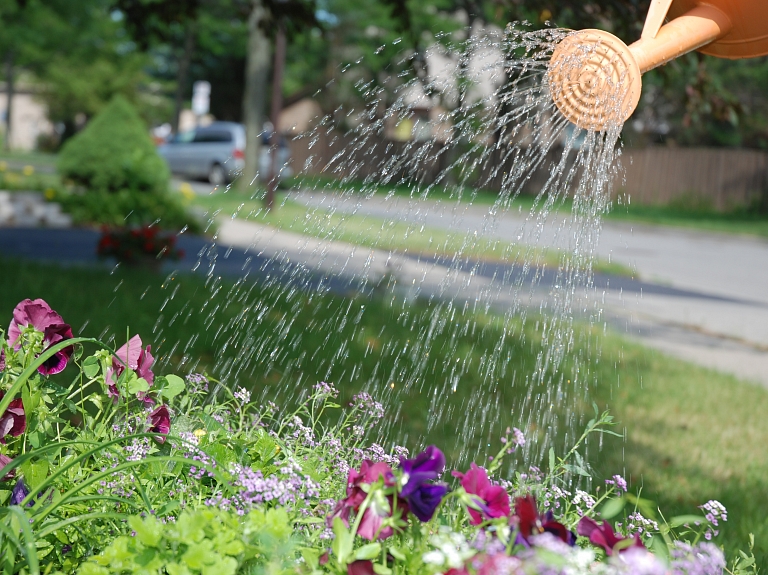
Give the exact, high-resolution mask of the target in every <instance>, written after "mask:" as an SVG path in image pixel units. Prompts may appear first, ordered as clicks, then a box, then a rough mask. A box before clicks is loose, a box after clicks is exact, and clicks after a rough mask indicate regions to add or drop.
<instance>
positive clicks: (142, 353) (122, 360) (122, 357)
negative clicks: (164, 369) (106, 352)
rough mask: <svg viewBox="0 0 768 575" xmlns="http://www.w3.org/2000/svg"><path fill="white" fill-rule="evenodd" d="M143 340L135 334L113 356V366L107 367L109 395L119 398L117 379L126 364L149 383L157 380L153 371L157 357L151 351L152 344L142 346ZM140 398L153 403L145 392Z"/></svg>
mask: <svg viewBox="0 0 768 575" xmlns="http://www.w3.org/2000/svg"><path fill="white" fill-rule="evenodd" d="M142 345H143V344H142V341H141V338H140V337H139V336H138V335H134V336H133V337H132V338H131V339H129V340H128V343H126V344H125V345H123V346H122V347H120V348H119V349H118V350H117V351H116V352H115V357H113V358H112V367H111V368H109V369H107V374H106V376H107V377H106V379H107V386H108V388H109V395H111V396H112V397H114V398H117V397H118V395H119V392H118V390H117V380H118V379H119V378H120V376H121V375H122V373H123V372H124V371H125V368H126V366H127V367H128V368H129V369H132V370H134V371H135V372H136V375H138V376H139V377H143V378H144V379H145V380H146V381H147V383H148V384H149V385H152V384H153V383H154V381H155V374H154V373H152V369H151V368H152V364H153V363H154V361H155V358H154V357H152V354H151V353H150V351H151V350H152V347H151V346H149V345H148V346H147V347H146V349H144V348H142ZM139 399H144V401H146V402H147V403H152V400H151V399H149V398H144V394H141V397H139Z"/></svg>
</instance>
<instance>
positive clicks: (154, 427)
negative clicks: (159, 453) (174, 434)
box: [149, 405, 171, 443]
mask: <svg viewBox="0 0 768 575" xmlns="http://www.w3.org/2000/svg"><path fill="white" fill-rule="evenodd" d="M149 425H150V428H149V431H150V432H151V433H159V434H161V435H158V436H156V437H155V439H156V440H157V441H158V442H160V443H165V437H164V436H165V435H168V433H169V432H170V431H171V414H170V412H169V411H168V408H167V407H166V406H165V405H161V406H160V407H158V408H157V409H155V410H154V411H153V412H152V413H150V414H149Z"/></svg>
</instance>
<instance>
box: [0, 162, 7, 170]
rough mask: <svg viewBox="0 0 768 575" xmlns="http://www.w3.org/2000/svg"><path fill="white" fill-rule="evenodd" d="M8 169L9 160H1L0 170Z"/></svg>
mask: <svg viewBox="0 0 768 575" xmlns="http://www.w3.org/2000/svg"><path fill="white" fill-rule="evenodd" d="M7 169H8V163H7V162H0V172H4V171H5V170H7Z"/></svg>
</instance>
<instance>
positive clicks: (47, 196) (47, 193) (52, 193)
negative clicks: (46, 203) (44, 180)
mask: <svg viewBox="0 0 768 575" xmlns="http://www.w3.org/2000/svg"><path fill="white" fill-rule="evenodd" d="M44 194H45V199H46V200H52V199H53V198H55V197H56V190H54V189H53V188H46V190H45V192H44Z"/></svg>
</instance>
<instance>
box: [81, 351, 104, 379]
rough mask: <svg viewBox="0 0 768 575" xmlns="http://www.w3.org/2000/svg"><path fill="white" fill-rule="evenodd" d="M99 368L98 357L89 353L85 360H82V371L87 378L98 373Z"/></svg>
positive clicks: (91, 377)
mask: <svg viewBox="0 0 768 575" xmlns="http://www.w3.org/2000/svg"><path fill="white" fill-rule="evenodd" d="M99 369H100V364H99V358H98V357H96V356H93V355H91V356H88V357H86V358H85V361H83V373H84V374H85V377H87V378H88V379H93V378H94V377H96V376H97V375H98V373H99Z"/></svg>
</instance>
